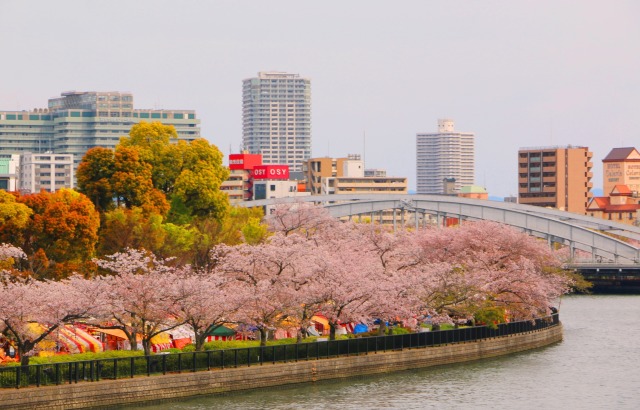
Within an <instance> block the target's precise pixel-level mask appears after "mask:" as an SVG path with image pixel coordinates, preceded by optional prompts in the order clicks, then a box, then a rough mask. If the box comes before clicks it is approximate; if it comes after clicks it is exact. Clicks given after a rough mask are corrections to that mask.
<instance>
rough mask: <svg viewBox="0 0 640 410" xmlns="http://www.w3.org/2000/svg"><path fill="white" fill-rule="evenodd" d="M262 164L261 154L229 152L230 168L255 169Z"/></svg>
mask: <svg viewBox="0 0 640 410" xmlns="http://www.w3.org/2000/svg"><path fill="white" fill-rule="evenodd" d="M256 165H262V155H260V154H229V169H253V168H254V167H255V166H256Z"/></svg>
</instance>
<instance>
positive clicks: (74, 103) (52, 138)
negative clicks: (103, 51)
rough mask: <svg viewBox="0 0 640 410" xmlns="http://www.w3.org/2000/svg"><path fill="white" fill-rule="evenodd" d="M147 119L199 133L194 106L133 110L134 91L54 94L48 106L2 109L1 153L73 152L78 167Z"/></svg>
mask: <svg viewBox="0 0 640 410" xmlns="http://www.w3.org/2000/svg"><path fill="white" fill-rule="evenodd" d="M142 121H146V122H153V121H159V122H162V123H163V124H166V125H173V126H174V127H175V128H176V131H177V132H178V137H179V138H180V139H184V140H187V141H191V140H194V139H196V138H200V120H199V119H197V118H196V113H195V111H193V110H155V109H153V110H152V109H134V107H133V95H132V94H131V93H124V92H93V91H90V92H76V91H72V92H65V93H62V94H61V96H60V97H58V98H52V99H50V100H49V104H48V107H47V108H37V109H34V110H32V111H0V154H23V153H26V152H33V153H44V152H53V153H56V154H72V155H73V158H74V168H77V166H78V164H79V163H80V161H81V160H82V157H83V156H84V154H85V153H86V152H87V151H88V150H89V149H90V148H94V147H105V148H115V146H116V145H117V144H118V141H119V140H120V137H121V136H124V135H127V134H128V133H129V130H130V129H131V126H133V125H134V124H137V123H139V122H142Z"/></svg>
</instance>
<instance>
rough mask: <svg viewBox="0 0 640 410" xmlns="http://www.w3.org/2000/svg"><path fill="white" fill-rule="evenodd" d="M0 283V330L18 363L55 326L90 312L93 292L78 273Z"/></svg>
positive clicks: (32, 350) (27, 361) (31, 353)
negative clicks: (54, 278)
mask: <svg viewBox="0 0 640 410" xmlns="http://www.w3.org/2000/svg"><path fill="white" fill-rule="evenodd" d="M1 282H2V283H0V294H1V295H2V297H0V332H1V333H2V334H4V335H5V336H7V337H8V338H10V339H11V340H12V341H13V343H14V344H15V346H16V348H17V350H18V355H19V356H20V358H21V362H22V365H25V366H26V365H28V364H29V357H30V356H31V355H33V354H34V352H35V350H34V349H35V348H36V345H37V344H38V343H39V342H41V341H42V340H44V339H45V338H47V337H48V336H49V335H50V334H51V333H52V332H54V331H55V330H56V329H57V328H58V327H60V326H62V325H64V324H65V323H68V322H71V321H75V320H78V319H84V318H88V317H90V316H92V315H93V313H94V309H95V306H96V305H95V302H96V299H97V294H96V293H94V292H91V291H88V290H89V289H90V287H89V286H87V285H88V283H89V281H88V280H86V279H83V278H81V277H79V276H73V277H70V278H69V279H66V280H63V281H59V282H53V281H45V282H40V281H32V280H5V281H1Z"/></svg>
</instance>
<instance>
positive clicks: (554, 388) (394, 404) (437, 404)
mask: <svg viewBox="0 0 640 410" xmlns="http://www.w3.org/2000/svg"><path fill="white" fill-rule="evenodd" d="M560 320H561V321H562V323H563V325H564V340H563V341H562V342H560V343H558V344H555V345H553V346H549V347H545V348H541V349H537V350H534V351H529V352H523V353H518V354H513V355H509V356H506V357H500V358H494V359H486V360H481V361H476V362H471V363H463V364H456V365H447V366H440V367H436V368H428V369H422V370H417V371H416V370H413V371H406V372H400V373H393V374H386V375H380V376H367V377H362V378H355V379H354V378H351V379H346V380H340V381H325V382H318V383H315V384H307V385H299V386H295V387H278V388H271V389H268V390H255V391H250V392H243V393H232V394H228V395H224V396H209V397H200V398H195V399H189V400H184V401H181V402H167V403H164V404H158V403H156V404H154V405H153V406H151V407H149V408H154V409H158V408H160V409H183V410H186V409H190V410H191V409H193V410H196V409H210V408H216V409H218V408H219V409H225V410H228V409H242V410H245V409H341V410H342V409H375V408H385V409H540V410H542V409H545V410H546V409H564V410H572V409H640V296H635V295H628V296H618V295H597V296H585V295H575V296H568V297H564V298H563V299H562V301H561V303H560Z"/></svg>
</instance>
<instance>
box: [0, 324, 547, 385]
mask: <svg viewBox="0 0 640 410" xmlns="http://www.w3.org/2000/svg"><path fill="white" fill-rule="evenodd" d="M559 323H560V321H559V317H558V314H554V315H551V316H549V317H545V318H540V319H535V320H533V321H520V322H511V323H503V324H499V325H497V326H496V328H495V329H493V328H490V327H487V326H473V327H462V328H458V329H452V330H442V331H429V332H420V333H409V334H402V335H391V336H372V337H360V338H357V337H354V338H349V339H341V340H327V341H318V342H309V343H299V344H289V345H274V346H262V347H260V346H258V347H248V348H240V349H224V350H209V351H204V352H189V353H170V354H162V353H160V354H155V355H151V356H136V357H126V358H113V359H98V360H87V361H78V362H66V363H52V364H36V365H29V366H11V367H0V387H4V388H21V387H29V386H37V387H39V386H47V385H60V384H63V383H69V384H73V383H80V382H97V381H100V380H117V379H126V378H133V377H139V376H152V375H161V374H169V373H184V372H198V371H206V370H224V369H226V368H237V367H241V366H246V367H250V366H263V365H268V364H276V363H287V362H297V361H308V360H321V359H326V358H334V357H345V356H353V355H367V354H376V353H379V352H387V351H394V350H403V349H416V348H427V347H432V346H440V345H445V344H451V343H465V342H474V341H478V340H483V339H490V338H495V337H502V336H509V335H514V334H520V333H526V332H531V331H535V330H540V329H545V328H548V327H551V326H557V325H558V324H559Z"/></svg>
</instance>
